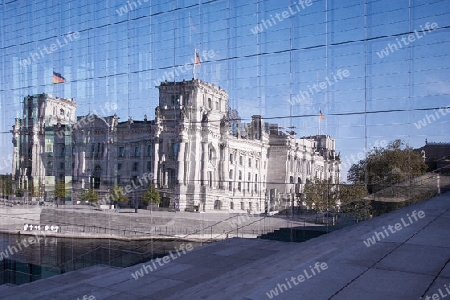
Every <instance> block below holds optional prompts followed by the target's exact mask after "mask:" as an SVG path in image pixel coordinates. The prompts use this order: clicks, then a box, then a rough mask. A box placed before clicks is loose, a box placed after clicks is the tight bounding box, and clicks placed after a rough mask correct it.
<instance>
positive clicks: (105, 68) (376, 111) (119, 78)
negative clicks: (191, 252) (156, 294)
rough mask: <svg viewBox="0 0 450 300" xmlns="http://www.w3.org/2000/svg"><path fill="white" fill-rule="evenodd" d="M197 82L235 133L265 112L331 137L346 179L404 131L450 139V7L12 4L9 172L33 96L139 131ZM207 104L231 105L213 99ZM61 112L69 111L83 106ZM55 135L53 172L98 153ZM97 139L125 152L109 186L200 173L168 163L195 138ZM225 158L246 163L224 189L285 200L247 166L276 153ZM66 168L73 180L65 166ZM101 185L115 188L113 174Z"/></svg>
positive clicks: (250, 1)
mask: <svg viewBox="0 0 450 300" xmlns="http://www.w3.org/2000/svg"><path fill="white" fill-rule="evenodd" d="M192 78H196V79H200V80H202V81H203V82H208V83H212V84H214V85H215V87H217V86H219V87H220V88H221V89H223V90H224V91H226V93H227V94H228V95H229V100H228V101H229V106H230V108H231V112H232V113H233V115H234V114H235V116H236V117H235V118H233V120H232V122H231V126H232V130H233V133H235V132H237V131H239V128H238V127H239V126H238V123H239V122H242V123H250V122H251V121H252V116H258V115H260V116H261V117H262V121H263V122H264V123H263V125H262V126H263V127H265V129H266V131H269V129H270V125H269V123H270V124H278V126H279V127H278V128H279V129H280V130H281V131H283V132H285V133H286V134H288V135H294V134H295V135H296V137H298V138H300V137H308V136H313V135H329V136H331V137H332V138H333V139H335V145H333V146H334V148H335V149H336V152H338V154H339V157H340V159H341V167H340V177H339V178H340V180H341V181H346V179H347V173H348V170H349V168H350V166H351V165H352V164H355V163H357V162H358V161H359V160H360V159H363V158H364V157H365V156H366V155H367V153H368V151H369V150H370V149H372V148H373V147H380V146H383V145H386V144H387V143H389V142H391V141H394V140H395V139H402V140H403V141H404V142H405V143H406V144H408V145H410V146H411V147H413V148H420V147H423V146H424V145H425V144H426V143H427V142H433V143H436V144H439V143H448V142H450V131H449V122H450V5H449V3H448V1H446V0H428V1H425V0H345V1H344V0H300V1H299V0H245V1H241V0H135V1H132V0H130V1H125V0H108V1H106V0H105V1H90V0H76V1H72V0H69V1H49V0H45V1H27V0H0V174H7V173H8V174H9V173H11V169H12V164H13V159H12V154H13V144H12V142H11V140H12V138H13V135H12V133H11V130H12V127H13V125H15V124H17V123H16V122H17V119H19V118H20V119H23V118H25V116H24V115H23V106H24V101H25V100H24V99H26V97H27V96H28V95H51V97H59V98H63V99H65V100H67V99H74V101H75V102H76V116H86V115H88V114H98V115H100V116H103V117H105V118H106V117H109V118H106V119H107V121H108V122H111V123H114V122H116V123H117V122H118V121H117V120H118V119H117V118H116V117H115V116H117V117H118V118H119V119H120V122H123V121H126V120H129V121H130V123H131V121H133V120H134V124H137V125H135V126H136V128H137V127H138V126H140V125H139V124H141V123H139V122H142V124H144V123H145V124H146V122H147V119H148V120H149V122H153V120H154V119H155V117H157V114H158V113H157V112H156V111H155V108H156V107H157V106H158V103H159V95H160V91H159V90H158V88H156V86H159V85H160V84H161V82H164V81H168V82H174V81H175V82H181V81H183V80H186V81H189V80H191V79H192ZM183 96H184V99H188V95H182V96H181V98H179V99H176V98H175V97H173V98H172V99H171V101H172V102H171V103H170V104H171V105H172V106H173V107H175V105H178V104H181V103H180V102H177V101H180V99H183ZM33 97H34V96H33ZM49 97H50V96H49ZM206 103H207V105H205V106H208V109H212V108H213V107H214V109H216V110H218V109H219V106H218V104H216V103H214V102H211V99H207V102H206ZM169 109H172V108H169ZM236 111H237V112H238V114H239V115H237V114H236ZM166 113H167V115H170V114H169V113H168V112H167V107H166ZM185 113H186V112H184V111H183V112H182V111H181V110H178V111H176V110H175V108H173V111H172V113H171V114H172V115H173V116H174V117H173V118H174V119H175V122H176V121H177V118H181V116H182V115H184V114H185ZM36 114H38V113H36ZM56 114H60V115H61V116H62V117H64V115H65V114H67V117H68V116H69V114H73V111H71V112H70V111H60V110H57V111H56ZM76 116H75V117H76ZM113 116H114V117H113ZM28 117H29V118H31V117H33V116H28ZM97 121H98V120H96V121H95V122H97ZM99 122H100V121H99ZM202 122H203V121H202ZM92 123H93V122H92ZM30 124H31V123H30ZM145 124H144V125H142V126H145ZM260 126H261V124H260ZM67 132H69V130H68V131H67ZM46 134H47V137H48V142H47V141H46V144H43V145H42V147H43V148H45V149H41V151H43V152H52V151H53V152H54V155H55V156H57V155H58V152H57V151H59V154H60V156H61V157H64V156H67V157H68V159H66V160H63V159H61V161H60V162H58V164H56V160H52V161H49V162H48V163H47V166H48V169H49V170H47V173H46V174H45V176H52V177H55V178H56V177H58V176H64V174H66V176H67V174H71V173H72V171H73V169H75V168H80V169H81V167H80V166H81V165H83V164H85V161H84V160H81V159H80V160H79V161H78V160H72V157H73V155H72V154H73V153H71V152H72V151H73V148H72V147H71V145H72V140H69V139H66V140H65V142H64V141H63V142H62V146H61V147H59V148H57V145H56V144H55V141H56V140H57V137H54V136H53V135H52V134H53V131H52V132H48V133H46ZM67 134H68V133H67ZM95 134H98V136H97V135H95V136H94V135H93V136H94V137H93V138H92V139H93V140H94V138H98V139H99V140H98V141H95V142H96V143H97V145H98V146H96V148H93V149H92V152H91V154H90V155H91V156H92V157H94V156H95V157H97V156H98V157H99V158H100V157H105V156H106V155H111V157H114V158H115V159H119V160H118V161H120V162H119V163H116V162H115V163H114V166H113V167H112V168H113V169H114V170H112V169H107V168H106V167H103V172H105V170H107V172H108V174H109V175H108V176H109V177H108V178H107V180H109V182H111V183H117V184H120V183H121V182H124V181H125V182H126V181H127V179H126V178H124V176H123V174H122V173H121V172H128V173H130V174H131V175H130V176H134V177H133V178H136V179H138V178H139V177H137V176H138V175H142V173H145V172H144V171H145V170H147V171H152V172H155V173H157V172H160V173H161V172H164V173H165V174H167V175H166V177H164V179H163V180H164V185H165V186H168V187H169V188H171V187H174V186H176V185H177V184H178V183H179V182H180V181H183V180H185V181H187V179H186V178H184V177H183V176H178V177H181V178H178V177H177V174H176V172H175V169H176V168H179V167H178V166H184V165H183V164H182V163H180V164H177V165H175V164H173V165H171V166H169V165H168V166H165V167H164V170H162V167H161V166H159V165H158V161H157V158H155V157H157V154H158V153H160V152H164V151H166V152H165V155H166V156H167V159H168V160H169V159H171V160H175V161H177V163H179V161H181V160H182V159H183V158H184V159H185V160H188V158H189V157H190V156H192V153H189V154H187V155H185V157H178V156H177V155H178V151H181V150H180V149H183V151H184V147H185V145H184V143H180V142H179V141H175V140H174V141H173V142H170V143H169V144H166V143H164V144H163V143H162V142H161V141H157V140H156V139H155V140H154V139H150V138H142V140H145V143H144V144H145V145H144V146H142V147H141V146H135V145H134V144H131V143H129V145H127V144H126V142H123V141H122V140H120V139H119V138H118V136H115V137H110V136H109V135H108V136H107V138H106V139H104V140H100V138H99V137H102V138H103V137H104V136H102V135H101V134H100V133H95ZM123 135H124V136H126V133H125V134H123ZM59 138H60V137H59ZM29 139H32V137H29ZM112 140H114V141H115V142H117V143H118V144H120V147H118V149H117V151H116V152H114V153H108V151H110V150H109V149H108V148H107V146H105V145H108V143H112V142H111V141H112ZM324 140H325V139H324ZM26 141H27V142H28V141H29V140H26ZM78 142H79V141H78ZM184 142H186V140H185V141H184ZM326 142H328V141H326ZM80 143H81V142H80ZM92 145H94V144H92ZM147 145H150V146H147ZM168 145H169V146H168ZM127 147H132V148H127ZM145 147H147V148H145ZM325 148H328V146H326V147H325ZM105 149H106V150H105ZM130 149H132V150H130ZM163 149H166V150H163ZM167 149H169V150H167ZM196 149H197V151H200V150H201V148H200V147H198V148H196ZM205 149H206V148H205ZM130 151H131V152H130ZM158 151H159V152H158ZM217 151H219V148H217ZM86 152H90V151H86ZM194 152H195V151H194ZM186 153H188V152H186ZM218 153H219V152H217V153H213V152H211V154H210V160H211V159H216V158H217V157H220V158H221V159H222V160H224V161H226V162H227V163H228V164H229V165H230V166H234V167H235V168H236V170H235V171H234V173H233V171H232V170H230V171H229V172H228V171H227V172H226V173H224V174H225V175H223V176H222V177H223V178H221V180H222V181H223V182H222V183H221V184H222V186H221V187H220V188H222V189H223V190H225V191H226V192H231V191H233V192H234V191H239V192H241V190H242V191H244V192H245V191H247V193H248V194H249V193H250V191H254V192H255V197H256V194H257V193H260V194H261V195H262V196H261V197H266V199H267V198H275V197H276V191H267V189H266V187H265V185H264V184H261V182H259V181H258V178H259V180H263V182H265V181H266V175H264V174H261V173H260V174H261V175H260V176H258V175H257V174H256V173H255V172H256V171H255V170H252V171H251V173H247V176H245V172H244V173H241V171H237V170H238V168H240V167H243V166H246V165H247V166H248V167H249V168H252V167H254V168H256V169H257V170H260V169H264V170H266V160H267V159H266V158H268V157H267V156H266V155H265V154H264V155H263V152H261V155H259V156H256V157H253V158H248V160H246V157H244V158H243V157H242V156H239V154H238V153H236V152H233V153H228V152H224V153H222V152H220V154H218ZM264 153H265V152H264ZM94 154H95V155H94ZM87 155H88V154H87ZM130 156H132V157H133V159H135V160H136V162H135V160H133V161H131V160H129V159H127V158H129V157H130ZM194 156H195V153H194ZM138 158H142V159H141V160H139V162H138ZM144 158H145V160H144ZM164 159H166V157H165V158H164ZM289 159H290V158H289ZM293 159H294V158H293ZM205 165H206V164H205ZM263 166H264V167H263ZM292 166H294V164H292V165H291V170H290V172H294V171H293V169H292ZM296 166H297V167H296V168H295V169H296V170H297V171H298V170H304V173H305V174H307V175H310V177H313V176H314V174H323V172H324V173H331V172H336V170H327V169H326V168H325V169H322V170H320V171H317V170H315V169H314V165H311V163H310V162H309V161H307V162H304V161H299V163H298V165H297V163H296ZM213 167H214V168H216V166H215V165H214V166H213ZM58 168H59V169H60V170H61V172H60V173H61V174H62V175H59V173H55V171H52V170H51V169H55V170H56V169H58ZM96 168H97V167H96ZM158 168H159V169H158ZM217 168H218V167H217ZM268 168H269V167H267V169H268ZM63 171H64V172H63ZM91 171H93V170H91ZM94 171H95V170H94ZM97 171H98V172H100V173H101V172H102V168H100V166H98V170H97ZM119 171H120V172H119ZM270 171H271V170H270ZM195 172H196V173H195ZM195 172H194V171H192V173H193V174H194V173H195V174H194V175H195V176H194V177H195V180H198V181H200V180H201V179H200V178H208V181H207V182H208V188H210V189H213V188H215V187H216V185H215V184H214V182H213V181H214V180H216V179H214V178H213V175H212V173H206V171H205V174H201V173H202V171H200V170H196V171H195ZM208 172H209V171H208ZM93 174H94V173H93ZM226 174H228V175H226ZM202 176H203V177H202ZM320 176H322V175H320ZM186 177H187V176H186ZM227 177H229V178H227ZM236 177H237V178H238V180H236V179H233V178H236ZM286 178H287V179H286V180H287V181H286V182H285V183H286V184H292V185H295V184H298V185H302V184H305V182H303V183H302V179H301V178H300V177H297V176H292V175H291V176H287V177H286ZM246 179H248V180H247V184H245V180H246ZM252 179H254V182H253V181H252ZM70 180H72V179H70ZM74 180H75V179H74ZM90 180H91V182H90V183H91V184H92V182H93V183H94V187H95V186H100V185H101V187H103V186H104V178H102V179H101V180H102V181H101V182H100V176H93V177H92V178H91V179H90ZM233 180H234V181H233ZM66 181H67V178H66ZM304 181H307V180H304ZM66 183H67V184H69V182H66ZM35 184H40V183H35ZM52 184H55V182H53V183H52ZM83 188H84V187H83ZM205 190H206V188H205ZM292 193H293V192H292ZM248 194H247V195H248ZM252 195H253V194H252ZM169 198H170V195H169V193H168V194H167V195H166V194H162V195H161V203H166V204H165V205H166V206H167V207H168V206H169V203H170V206H171V207H170V208H172V207H173V208H175V206H172V204H175V203H173V202H170V201H172V200H173V199H175V198H173V197H172V198H171V199H172V200H170V201H169V200H168V199H169ZM289 199H290V198H289ZM175 200H177V201H179V200H180V199H175ZM196 200H197V199H196ZM252 201H253V202H247V203H244V202H241V201H240V200H236V199H235V200H234V202H233V201H230V203H229V204H227V205H228V207H229V208H230V209H236V210H241V211H246V210H249V211H250V210H252V209H253V208H255V207H258V208H257V209H261V210H263V209H264V205H265V203H264V200H263V201H262V202H261V201H258V202H257V201H254V200H252ZM289 201H290V200H289ZM214 203H215V204H214V209H216V210H219V209H222V208H223V207H224V204H223V203H222V202H221V200H216V201H215V202H214ZM195 206H196V209H199V207H198V203H197V202H196V203H195ZM105 223H106V222H105ZM166 231H167V228H166ZM211 232H212V230H211ZM174 234H175V233H174ZM186 234H188V232H187V231H186ZM211 235H212V234H211ZM227 236H228V235H227ZM148 247H150V246H148ZM145 250H146V249H145Z"/></svg>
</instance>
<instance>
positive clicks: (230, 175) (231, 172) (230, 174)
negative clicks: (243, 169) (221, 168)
mask: <svg viewBox="0 0 450 300" xmlns="http://www.w3.org/2000/svg"><path fill="white" fill-rule="evenodd" d="M228 175H229V177H230V179H233V170H230V172H229V173H228Z"/></svg>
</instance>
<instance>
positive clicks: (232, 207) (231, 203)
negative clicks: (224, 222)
mask: <svg viewBox="0 0 450 300" xmlns="http://www.w3.org/2000/svg"><path fill="white" fill-rule="evenodd" d="M230 209H234V203H233V201H231V202H230Z"/></svg>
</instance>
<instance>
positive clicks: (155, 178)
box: [153, 138, 160, 187]
mask: <svg viewBox="0 0 450 300" xmlns="http://www.w3.org/2000/svg"><path fill="white" fill-rule="evenodd" d="M153 156H154V164H153V183H154V185H155V187H159V184H158V182H159V179H160V176H159V172H158V171H159V170H158V163H159V139H158V138H156V139H155V149H154V152H153Z"/></svg>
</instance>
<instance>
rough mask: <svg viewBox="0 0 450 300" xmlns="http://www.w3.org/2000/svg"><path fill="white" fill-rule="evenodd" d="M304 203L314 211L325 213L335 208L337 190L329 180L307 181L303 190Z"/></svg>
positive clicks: (316, 179) (315, 179)
mask: <svg viewBox="0 0 450 300" xmlns="http://www.w3.org/2000/svg"><path fill="white" fill-rule="evenodd" d="M303 193H304V194H305V196H306V198H305V202H306V205H307V206H308V207H309V208H314V209H315V210H316V211H326V210H329V209H332V208H334V207H336V201H337V196H338V194H337V189H336V185H335V184H333V183H331V180H322V179H318V178H314V179H313V180H312V181H307V182H306V184H305V188H304V190H303Z"/></svg>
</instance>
